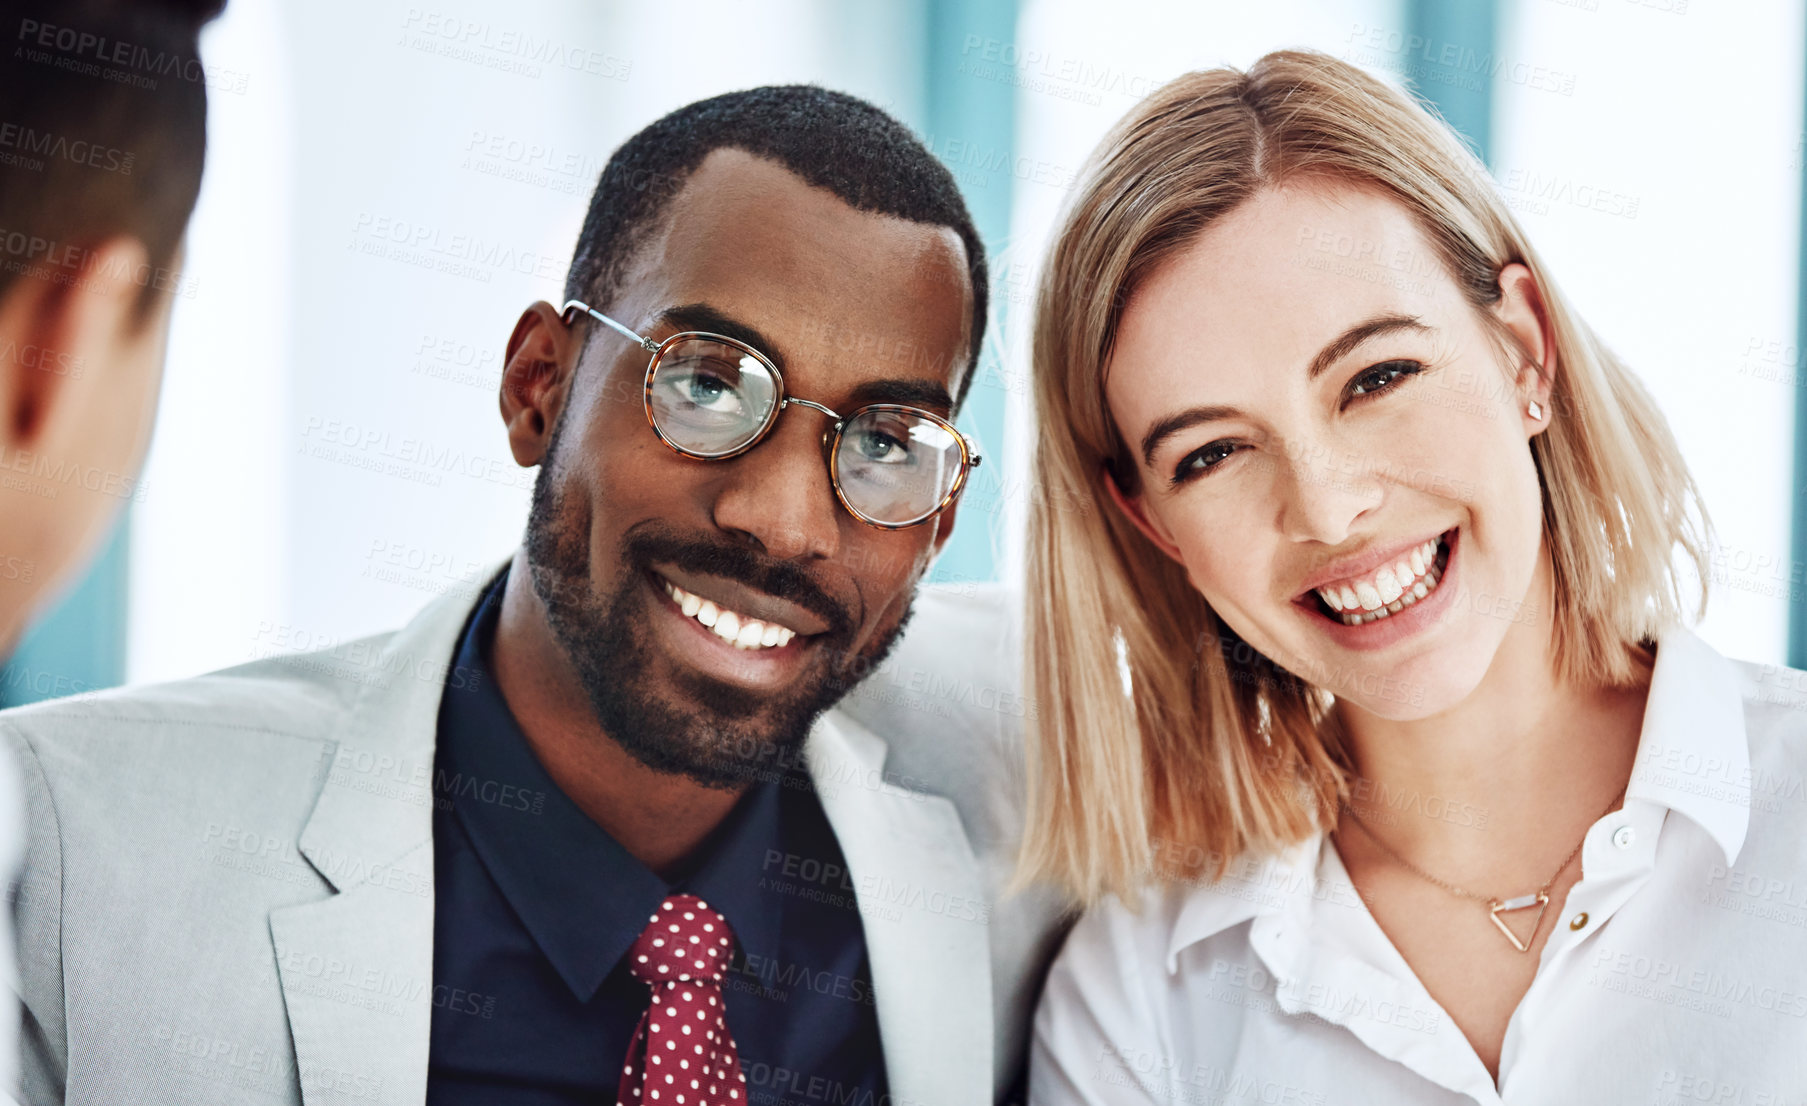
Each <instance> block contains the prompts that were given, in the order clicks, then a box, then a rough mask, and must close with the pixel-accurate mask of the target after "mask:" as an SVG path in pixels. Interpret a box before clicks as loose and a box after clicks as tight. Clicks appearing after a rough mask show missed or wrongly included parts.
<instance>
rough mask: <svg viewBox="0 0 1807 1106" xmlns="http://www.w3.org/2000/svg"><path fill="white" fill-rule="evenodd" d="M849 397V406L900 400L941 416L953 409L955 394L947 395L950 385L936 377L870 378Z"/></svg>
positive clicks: (899, 401)
mask: <svg viewBox="0 0 1807 1106" xmlns="http://www.w3.org/2000/svg"><path fill="white" fill-rule="evenodd" d="M847 398H848V400H849V401H850V402H849V403H848V407H849V409H852V408H854V407H864V406H865V405H866V404H868V403H901V404H903V405H904V406H906V407H921V408H924V409H925V410H928V411H933V412H934V413H936V414H938V415H945V414H947V413H948V412H949V411H951V410H953V409H954V397H953V396H951V395H949V394H948V391H947V385H945V384H942V383H940V382H939V381H934V380H909V379H886V380H867V381H864V382H862V383H860V384H859V385H856V386H855V387H854V389H853V391H852V392H851V393H849V395H848V397H847Z"/></svg>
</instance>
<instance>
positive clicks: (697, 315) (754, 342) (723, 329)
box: [658, 303, 784, 372]
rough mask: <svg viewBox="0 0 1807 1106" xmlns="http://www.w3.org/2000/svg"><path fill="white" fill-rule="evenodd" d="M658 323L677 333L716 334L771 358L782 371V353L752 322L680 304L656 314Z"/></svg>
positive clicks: (700, 306) (714, 309) (717, 310)
mask: <svg viewBox="0 0 1807 1106" xmlns="http://www.w3.org/2000/svg"><path fill="white" fill-rule="evenodd" d="M658 321H659V322H661V323H664V324H666V325H667V326H674V327H677V328H678V329H679V330H680V331H683V330H700V331H703V332H704V333H706V334H719V335H721V336H722V337H724V338H733V339H735V340H736V341H740V342H745V343H746V344H747V345H749V346H752V347H753V348H754V349H756V350H758V351H759V352H760V353H763V354H765V355H766V356H767V357H769V358H771V361H772V364H774V365H776V366H778V370H779V371H780V372H783V371H784V354H783V353H782V352H780V351H779V349H778V347H777V346H776V345H774V344H773V343H772V340H771V339H770V338H767V337H766V336H765V335H764V334H761V333H760V332H759V328H758V327H755V326H754V325H753V324H752V323H746V322H742V321H741V320H739V319H736V318H735V317H734V316H732V315H730V314H728V313H727V312H725V311H723V310H721V309H720V308H717V307H711V306H710V305H709V304H706V303H683V304H679V305H678V306H676V307H667V308H666V309H665V310H663V311H661V312H659V315H658Z"/></svg>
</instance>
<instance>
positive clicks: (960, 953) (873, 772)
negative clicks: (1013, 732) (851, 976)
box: [807, 712, 993, 1106]
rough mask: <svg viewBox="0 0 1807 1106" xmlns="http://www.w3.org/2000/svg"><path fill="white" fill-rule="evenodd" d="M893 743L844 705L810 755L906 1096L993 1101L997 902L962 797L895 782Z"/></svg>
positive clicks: (897, 1096)
mask: <svg viewBox="0 0 1807 1106" xmlns="http://www.w3.org/2000/svg"><path fill="white" fill-rule="evenodd" d="M885 753H886V745H885V742H884V741H883V740H881V739H880V738H878V737H877V736H876V735H874V734H873V733H872V732H871V731H869V730H867V729H865V728H864V727H862V726H860V725H859V724H858V723H856V722H854V721H852V720H851V719H849V718H847V717H846V716H845V715H842V714H839V713H838V712H830V713H828V714H826V715H824V716H823V717H822V720H821V721H820V722H819V723H818V724H817V726H816V729H815V731H814V732H813V733H812V734H811V735H810V739H809V744H808V746H807V761H808V765H809V769H810V775H811V777H812V778H813V780H814V782H815V785H816V790H817V792H818V793H819V794H820V795H821V799H822V806H823V809H824V810H825V811H826V812H827V814H828V821H829V824H830V825H831V826H833V827H834V832H835V837H836V838H837V839H838V841H839V842H840V846H841V852H842V854H843V855H844V856H845V857H846V859H847V868H848V871H849V872H851V873H852V875H853V879H854V893H855V896H856V897H857V899H858V901H859V906H860V915H861V919H862V922H863V924H864V928H865V934H866V950H867V953H868V955H869V956H870V958H871V962H872V988H873V997H874V1000H875V1002H876V1005H877V1008H878V1024H879V1035H880V1037H881V1038H882V1039H883V1046H884V1052H885V1068H886V1073H887V1077H888V1080H889V1083H890V1091H891V1097H892V1100H893V1101H897V1102H933V1103H935V1104H936V1106H968V1104H970V1106H984V1104H988V1103H990V1102H991V1101H992V1094H993V1089H992V1067H993V1063H992V1061H993V1057H992V1047H993V1033H992V994H991V947H990V939H989V934H990V930H989V928H988V923H989V920H990V914H991V907H992V904H991V903H988V902H986V901H984V899H983V890H984V888H983V883H982V881H981V879H980V875H979V867H978V862H977V861H976V859H975V858H974V856H973V851H972V846H971V844H970V843H969V842H968V840H967V838H966V831H965V829H964V828H963V827H962V825H961V823H960V814H959V812H958V811H957V810H956V809H955V807H954V804H953V803H952V802H950V801H949V800H947V799H945V798H943V797H941V796H939V795H928V794H924V793H922V792H916V791H909V790H906V789H904V788H900V787H896V786H894V785H892V784H889V783H886V782H884V780H883V778H882V771H883V768H884V761H885Z"/></svg>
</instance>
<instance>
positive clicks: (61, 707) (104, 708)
mask: <svg viewBox="0 0 1807 1106" xmlns="http://www.w3.org/2000/svg"><path fill="white" fill-rule="evenodd" d="M389 637H390V635H388V634H383V635H377V636H374V637H371V638H367V639H363V640H360V641H356V642H350V643H346V644H343V645H339V646H335V647H334V648H333V649H330V650H325V651H321V652H316V653H300V654H293V655H286V656H281V657H272V658H268V659H263V660H257V661H252V662H250V663H247V664H242V665H237V666H235V667H232V668H226V669H222V670H220V671H218V672H211V673H208V674H206V675H202V676H194V677H190V678H187V679H181V680H172V681H168V682H164V683H156V684H145V685H138V686H131V687H121V688H110V689H107V690H105V691H97V692H88V693H85V694H82V695H75V696H71V697H69V698H66V699H54V700H50V701H47V702H43V703H34V704H31V705H29V706H24V707H17V708H14V709H12V710H7V711H0V738H4V739H5V741H6V742H7V743H8V744H9V745H11V746H13V747H14V751H15V753H17V754H19V755H20V756H21V757H23V758H26V759H29V760H30V761H32V762H34V763H37V764H39V765H41V766H42V767H43V769H44V770H45V771H47V772H50V773H52V774H55V773H56V772H57V771H59V770H62V771H73V770H77V769H84V768H86V769H95V770H98V771H96V772H94V773H92V774H96V775H103V776H106V777H110V778H115V779H125V778H128V777H129V775H130V771H129V770H130V769H134V768H135V769H140V770H155V769H156V768H158V767H161V766H168V767H173V768H175V769H176V770H178V771H181V772H184V773H189V774H193V773H202V774H205V772H206V771H207V769H208V767H209V766H221V765H223V764H225V763H228V762H230V761H231V760H233V759H234V758H239V757H243V758H249V759H252V760H255V759H256V758H257V757H259V756H260V755H262V752H263V751H267V750H268V749H269V747H270V746H271V744H272V743H276V744H278V745H280V744H294V743H297V742H301V743H306V744H309V745H313V744H317V743H318V742H319V741H320V740H321V739H323V738H328V737H331V736H333V734H334V733H335V731H336V729H337V727H338V724H339V723H340V722H341V721H342V720H343V718H344V717H345V715H346V714H347V713H348V712H349V711H351V710H353V709H354V707H355V705H356V703H357V702H358V700H359V698H360V696H361V695H362V694H364V692H365V691H366V690H368V689H370V688H372V687H381V686H383V683H384V680H386V679H393V678H394V674H393V673H389V674H385V673H384V672H383V671H382V670H381V668H380V666H377V665H374V664H372V663H370V662H369V660H368V658H375V657H379V656H380V655H381V653H382V648H383V645H384V644H385V643H386V641H387V640H388V638H389ZM139 779H140V782H142V777H140V778H139Z"/></svg>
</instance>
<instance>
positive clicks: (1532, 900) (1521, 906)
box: [1491, 891, 1550, 952]
mask: <svg viewBox="0 0 1807 1106" xmlns="http://www.w3.org/2000/svg"><path fill="white" fill-rule="evenodd" d="M1549 905H1550V896H1549V895H1546V894H1545V893H1543V892H1542V891H1534V892H1532V893H1531V894H1529V895H1520V896H1519V897H1518V898H1516V899H1507V900H1506V901H1505V902H1500V901H1499V900H1498V899H1495V900H1494V901H1493V906H1492V912H1491V916H1492V918H1493V924H1494V925H1496V926H1499V927H1500V932H1501V933H1504V934H1505V935H1506V940H1508V941H1511V942H1512V947H1513V948H1515V949H1517V950H1518V951H1520V952H1528V951H1530V948H1531V941H1532V939H1533V938H1535V937H1536V936H1537V927H1538V926H1540V925H1542V924H1543V912H1544V910H1546V909H1547V908H1548V907H1549ZM1534 906H1535V907H1536V908H1537V916H1536V917H1534V918H1532V919H1531V931H1530V932H1529V933H1527V934H1525V939H1524V940H1523V941H1521V940H1519V939H1518V934H1516V933H1514V932H1512V930H1511V928H1510V927H1509V926H1507V925H1506V920H1505V919H1504V918H1501V917H1500V915H1501V914H1504V913H1507V912H1509V911H1513V910H1529V909H1531V908H1532V907H1534Z"/></svg>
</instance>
